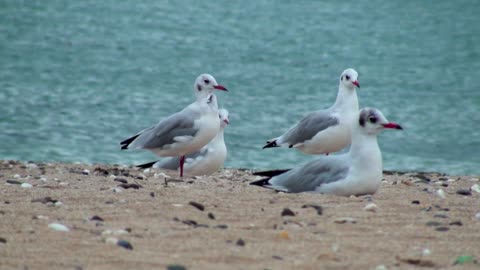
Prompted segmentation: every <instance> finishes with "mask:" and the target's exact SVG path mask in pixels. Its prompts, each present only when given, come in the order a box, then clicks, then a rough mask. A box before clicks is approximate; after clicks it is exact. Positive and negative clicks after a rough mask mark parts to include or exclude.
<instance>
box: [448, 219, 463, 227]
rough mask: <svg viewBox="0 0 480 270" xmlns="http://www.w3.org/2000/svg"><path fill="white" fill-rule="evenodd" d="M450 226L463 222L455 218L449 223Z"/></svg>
mask: <svg viewBox="0 0 480 270" xmlns="http://www.w3.org/2000/svg"><path fill="white" fill-rule="evenodd" d="M448 225H450V226H463V223H462V222H461V221H460V220H455V221H452V222H450V223H448Z"/></svg>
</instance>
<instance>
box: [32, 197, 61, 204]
mask: <svg viewBox="0 0 480 270" xmlns="http://www.w3.org/2000/svg"><path fill="white" fill-rule="evenodd" d="M31 202H32V203H37V202H39V203H56V202H58V200H55V199H52V198H51V197H50V196H47V197H45V198H40V199H33V200H32V201H31Z"/></svg>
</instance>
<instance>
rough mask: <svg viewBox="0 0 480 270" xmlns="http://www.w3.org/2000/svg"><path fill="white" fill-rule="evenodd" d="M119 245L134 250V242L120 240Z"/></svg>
mask: <svg viewBox="0 0 480 270" xmlns="http://www.w3.org/2000/svg"><path fill="white" fill-rule="evenodd" d="M117 245H118V246H121V247H123V248H126V249H130V250H133V246H132V244H130V242H128V241H127V240H118V242H117Z"/></svg>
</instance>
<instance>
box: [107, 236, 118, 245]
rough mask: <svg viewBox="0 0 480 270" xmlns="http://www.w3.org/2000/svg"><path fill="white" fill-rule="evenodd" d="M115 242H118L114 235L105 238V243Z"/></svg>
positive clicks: (113, 243)
mask: <svg viewBox="0 0 480 270" xmlns="http://www.w3.org/2000/svg"><path fill="white" fill-rule="evenodd" d="M117 242H118V239H117V238H115V237H107V238H106V239H105V243H107V244H112V245H116V244H117Z"/></svg>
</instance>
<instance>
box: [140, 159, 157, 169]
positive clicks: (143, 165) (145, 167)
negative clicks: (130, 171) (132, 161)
mask: <svg viewBox="0 0 480 270" xmlns="http://www.w3.org/2000/svg"><path fill="white" fill-rule="evenodd" d="M157 162H158V161H152V162H148V163H145V164H140V165H137V166H136V167H138V168H142V169H148V168H151V167H153V164H155V163H157Z"/></svg>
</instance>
